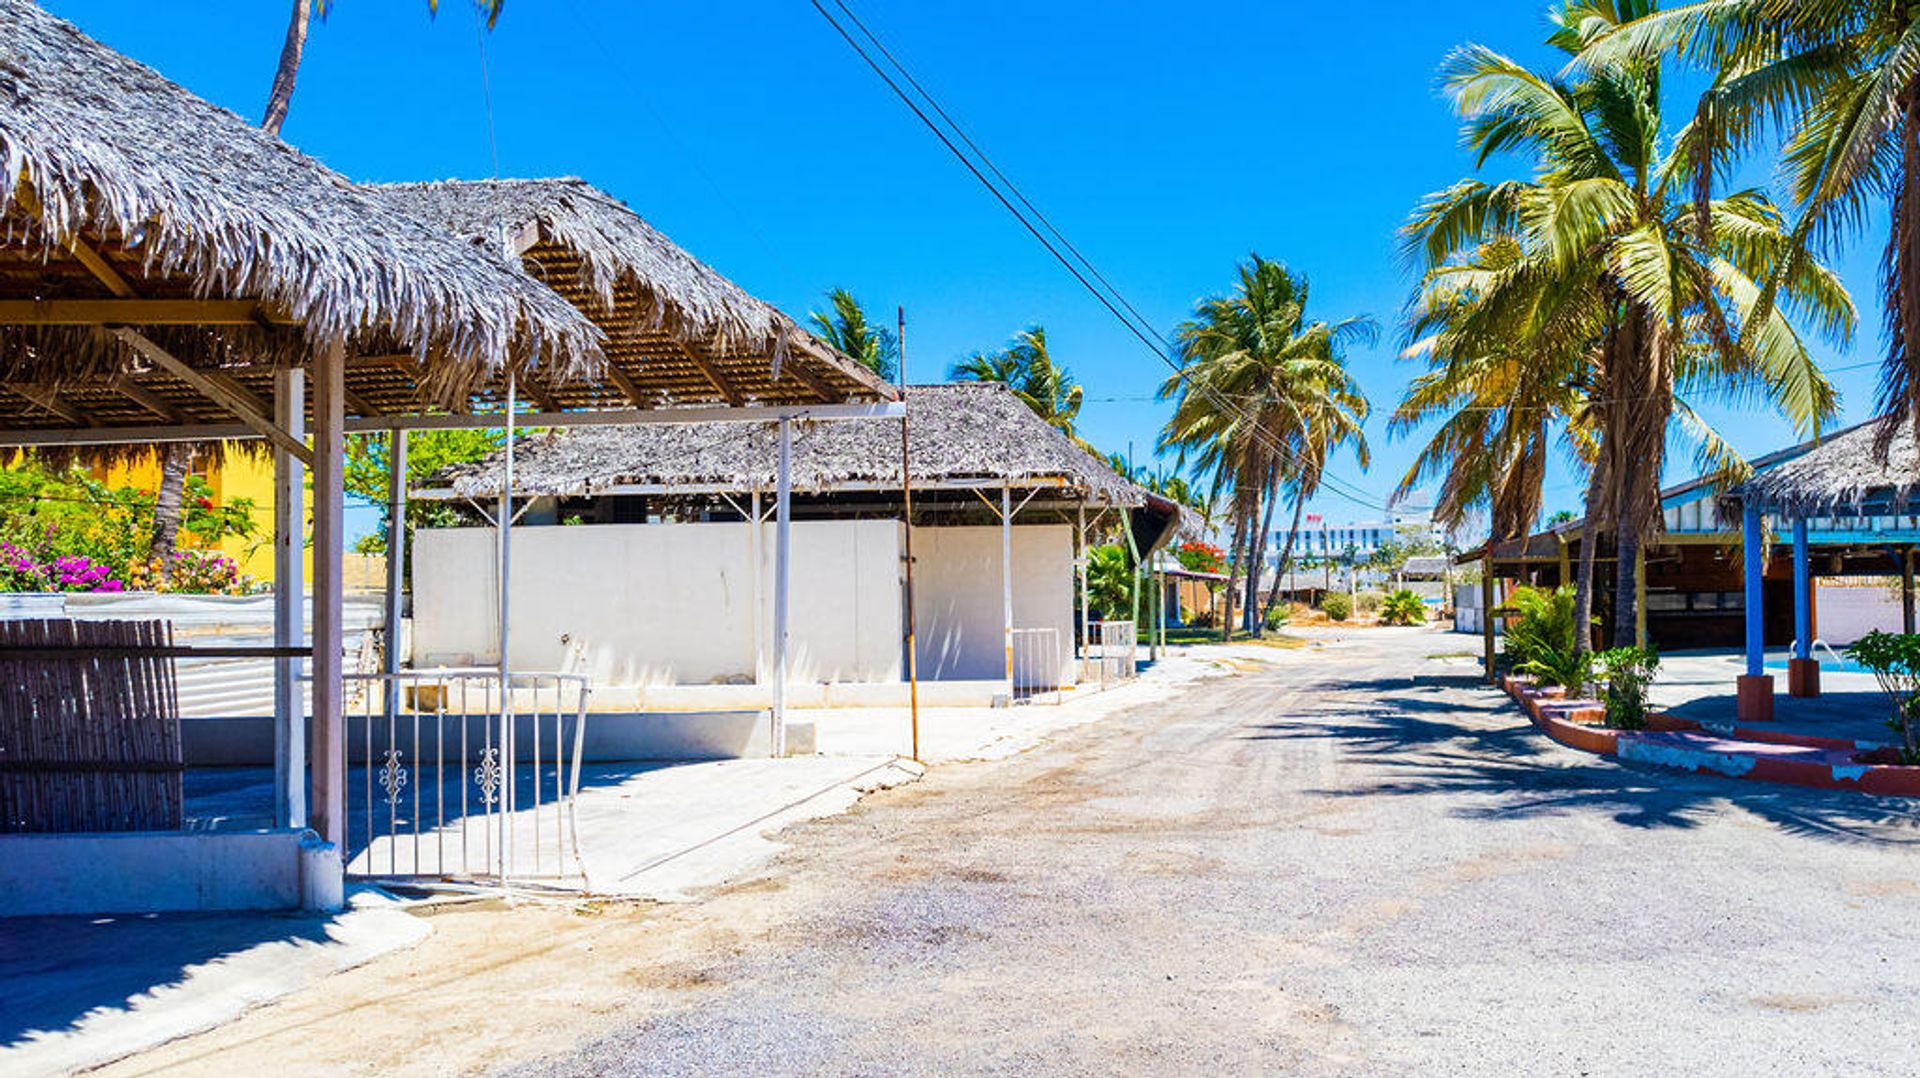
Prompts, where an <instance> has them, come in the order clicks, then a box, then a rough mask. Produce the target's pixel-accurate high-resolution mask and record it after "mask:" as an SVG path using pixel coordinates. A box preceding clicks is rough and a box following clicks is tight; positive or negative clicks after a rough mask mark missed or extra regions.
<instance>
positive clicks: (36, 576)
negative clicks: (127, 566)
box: [0, 542, 127, 591]
mask: <svg viewBox="0 0 1920 1078" xmlns="http://www.w3.org/2000/svg"><path fill="white" fill-rule="evenodd" d="M126 587H127V585H126V582H125V581H122V580H119V579H117V578H116V577H115V575H114V572H113V569H112V567H111V566H107V565H104V564H101V563H100V562H96V561H94V560H92V559H90V558H88V557H86V556H85V555H81V554H63V555H60V556H57V557H53V558H46V557H44V556H43V555H41V554H37V553H35V552H34V551H31V550H28V549H26V548H24V547H20V546H16V545H14V544H13V543H5V542H0V591H125V590H126Z"/></svg>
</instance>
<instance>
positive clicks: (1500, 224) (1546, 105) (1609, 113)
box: [1407, 0, 1855, 643]
mask: <svg viewBox="0 0 1920 1078" xmlns="http://www.w3.org/2000/svg"><path fill="white" fill-rule="evenodd" d="M1648 7H1649V5H1648V4H1647V3H1646V2H1645V0H1611V2H1603V0H1593V2H1579V3H1572V4H1568V5H1566V6H1563V7H1562V8H1559V9H1557V10H1556V12H1555V23H1556V29H1555V33H1554V37H1553V38H1552V39H1551V40H1552V41H1553V42H1554V43H1555V44H1557V45H1559V46H1561V47H1562V48H1565V49H1568V50H1569V51H1570V52H1571V51H1573V50H1576V49H1578V48H1581V47H1583V45H1584V43H1587V42H1590V41H1591V40H1592V38H1593V37H1594V36H1596V35H1598V34H1603V33H1606V32H1607V31H1608V29H1609V28H1610V27H1612V26H1614V25H1617V24H1619V23H1623V22H1627V21H1629V20H1630V19H1632V18H1635V17H1637V16H1638V15H1641V14H1644V13H1645V11H1646V10H1647V9H1648ZM1444 83H1445V87H1446V90H1447V92H1448V94H1449V96H1450V97H1451V98H1452V100H1453V104H1454V107H1455V110H1456V111H1457V113H1458V114H1459V115H1460V118H1461V121H1462V130H1463V133H1464V137H1465V139H1466V141H1467V143H1468V145H1469V146H1470V147H1471V148H1473V149H1474V150H1475V151H1476V152H1477V154H1478V156H1479V159H1480V160H1481V161H1482V162H1485V161H1486V160H1488V159H1489V158H1491V157H1493V156H1495V155H1497V154H1501V153H1518V154H1521V155H1523V156H1525V157H1527V158H1529V159H1530V160H1531V161H1532V163H1533V165H1534V174H1533V176H1532V177H1531V178H1530V179H1527V180H1519V181H1507V182H1502V183H1496V184H1486V183H1482V182H1479V181H1477V180H1467V181H1463V182H1461V183H1458V184H1456V185H1454V186H1453V187H1452V188H1449V189H1448V190H1446V191H1442V192H1439V193H1438V194H1436V195H1433V196H1430V197H1429V199H1428V200H1427V201H1426V203H1425V204H1424V205H1423V206H1422V207H1421V208H1420V209H1419V210H1418V211H1417V212H1416V214H1415V217H1414V219H1413V221H1412V222H1410V224H1409V225H1408V228H1407V232H1408V235H1409V237H1410V239H1411V241H1412V248H1413V249H1414V250H1415V251H1416V253H1417V254H1418V255H1419V256H1420V257H1421V258H1422V259H1423V260H1424V261H1425V263H1426V265H1427V266H1428V267H1429V269H1438V268H1440V267H1444V266H1449V265H1459V264H1461V263H1463V262H1465V261H1467V260H1469V259H1471V258H1472V257H1473V256H1474V255H1475V254H1476V253H1477V252H1480V251H1482V250H1483V249H1484V248H1485V247H1486V246H1487V245H1488V244H1490V243H1494V242H1497V241H1504V242H1508V243H1511V244H1512V245H1513V247H1514V249H1515V251H1516V252H1517V256H1516V257H1515V258H1514V259H1513V260H1512V261H1511V262H1510V263H1509V264H1507V265H1505V266H1503V267H1501V268H1500V269H1498V270H1497V271H1495V272H1492V273H1489V274H1487V275H1486V276H1485V278H1484V279H1483V280H1482V281H1481V282H1480V284H1479V291H1478V295H1477V297H1476V300H1475V302H1474V303H1473V304H1472V305H1471V306H1470V308H1468V309H1466V310H1464V311H1461V312H1458V313H1457V318H1456V320H1455V321H1456V325H1455V331H1454V333H1455V345H1456V347H1458V348H1460V349H1463V350H1464V351H1465V352H1467V353H1472V352H1479V353H1484V354H1494V353H1496V352H1497V351H1498V350H1499V349H1501V348H1511V347H1513V346H1514V345H1515V344H1516V343H1518V342H1526V341H1528V340H1529V339H1531V338H1532V337H1533V336H1534V335H1535V334H1536V332H1550V333H1553V334H1555V335H1556V338H1557V337H1559V336H1562V335H1564V337H1565V339H1564V341H1561V340H1556V343H1557V344H1559V343H1564V344H1568V345H1572V344H1574V343H1584V344H1585V345H1586V349H1585V353H1584V354H1585V355H1586V356H1587V357H1588V358H1589V362H1590V365H1591V371H1590V377H1588V378H1587V379H1586V384H1587V385H1588V386H1589V387H1590V389H1591V391H1592V392H1593V394H1594V395H1593V396H1592V397H1591V398H1590V402H1589V403H1590V407H1591V408H1592V409H1593V412H1592V417H1591V418H1592V422H1593V423H1594V424H1595V426H1596V429H1597V430H1598V431H1599V432H1600V439H1599V453H1598V458H1597V461H1596V463H1597V467H1598V470H1599V476H1600V477H1602V478H1601V479H1600V480H1599V482H1600V483H1601V484H1602V485H1603V488H1604V495H1605V497H1604V502H1605V510H1606V512H1607V517H1608V522H1609V523H1610V524H1611V529H1610V530H1611V531H1612V533H1613V535H1614V546H1615V557H1616V566H1617V569H1616V572H1615V577H1614V579H1615V596H1614V600H1615V603H1614V632H1615V639H1616V641H1617V642H1620V643H1629V642H1631V641H1632V639H1633V634H1634V632H1635V626H1636V624H1637V621H1638V617H1637V614H1638V605H1637V587H1636V583H1637V577H1636V574H1637V571H1638V558H1639V552H1640V550H1641V547H1642V544H1643V543H1644V542H1645V541H1646V540H1647V539H1648V538H1650V537H1651V536H1652V535H1653V534H1654V533H1655V531H1656V529H1657V528H1658V526H1659V512H1658V508H1659V488H1660V478H1661V471H1662V468H1663V466H1664V462H1665V459H1666V446H1667V438H1668V435H1669V433H1670V429H1671V428H1672V426H1673V425H1674V423H1675V421H1676V419H1677V420H1679V421H1680V422H1681V423H1682V424H1684V423H1686V422H1687V419H1688V417H1687V416H1686V415H1685V414H1684V413H1682V414H1679V415H1676V412H1675V405H1674V400H1675V393H1676V391H1677V390H1678V389H1681V388H1683V387H1686V388H1693V389H1697V390H1699V391H1701V392H1706V393H1710V394H1711V393H1721V394H1732V395H1750V394H1754V393H1757V394H1759V395H1761V396H1763V397H1764V398H1765V399H1767V400H1768V401H1769V402H1771V403H1772V404H1774V405H1775V406H1776V407H1778V408H1779V409H1780V410H1781V411H1782V412H1783V413H1784V414H1785V415H1787V416H1788V417H1789V418H1790V419H1791V420H1792V421H1793V422H1794V423H1795V424H1796V425H1797V426H1798V427H1800V428H1802V429H1812V430H1817V429H1818V427H1819V425H1820V424H1821V423H1823V422H1824V421H1826V420H1827V419H1829V418H1831V417H1832V415H1833V414H1834V412H1835V410H1836V401H1835V396H1834V392H1833V388H1832V386H1831V385H1830V384H1829V383H1828V382H1827V380H1826V379H1825V377H1824V376H1823V375H1822V374H1821V373H1820V371H1819V368H1818V367H1817V365H1816V364H1815V363H1814V361H1813V359H1812V357H1811V355H1810V354H1809V353H1808V351H1807V348H1806V346H1805V343H1804V341H1803V340H1802V338H1801V336H1800V333H1799V331H1798V330H1797V329H1796V328H1795V327H1794V326H1793V324H1791V323H1790V322H1789V320H1788V318H1787V314H1788V312H1792V313H1797V314H1802V315H1805V316H1807V317H1808V318H1809V319H1810V320H1811V321H1812V322H1813V324H1814V325H1815V327H1816V328H1817V329H1818V330H1819V331H1821V332H1822V333H1825V334H1826V335H1828V336H1829V337H1831V338H1833V339H1835V340H1838V341H1844V340H1845V339H1846V338H1847V337H1848V336H1849V335H1850V334H1851V332H1852V330H1853V327H1854V323H1855V315H1854V310H1853V305H1852V301H1851V299H1850V298H1849V297H1848V296H1847V293H1846V290H1845V288H1844V287H1843V286H1842V285H1841V284H1840V282H1839V280H1838V279H1837V278H1836V277H1835V276H1834V275H1833V274H1832V273H1831V272H1830V271H1828V270H1827V269H1826V268H1825V267H1824V266H1821V265H1819V264H1818V263H1817V262H1815V261H1814V260H1812V259H1810V258H1802V257H1799V256H1798V254H1797V252H1799V250H1800V247H1799V245H1798V244H1797V243H1796V242H1795V240H1794V237H1793V236H1792V235H1791V234H1790V232H1789V231H1788V229H1787V228H1786V226H1785V223H1784V221H1783V219H1782V217H1781V215H1780V213H1779V212H1778V210H1776V209H1775V207H1774V206H1773V205H1772V204H1771V203H1770V202H1769V201H1768V200H1767V198H1766V197H1765V195H1763V194H1762V193H1760V192H1757V191H1736V192H1732V193H1729V194H1726V195H1722V196H1720V197H1718V198H1709V199H1707V200H1706V201H1705V203H1703V204H1701V205H1699V206H1695V205H1692V204H1691V203H1690V202H1689V197H1688V196H1689V194H1690V193H1691V192H1693V191H1694V189H1695V181H1696V179H1697V177H1696V168H1695V160H1694V158H1693V157H1692V156H1691V155H1690V154H1688V153H1687V152H1686V151H1685V147H1686V146H1687V145H1688V144H1689V136H1688V135H1686V134H1685V133H1682V134H1681V135H1680V136H1679V137H1678V138H1677V139H1675V140H1673V142H1672V143H1671V144H1670V143H1669V140H1668V139H1667V137H1666V134H1665V132H1664V130H1663V128H1662V124H1661V113H1660V67H1659V64H1658V63H1657V62H1655V61H1652V60H1643V59H1638V58H1627V59H1622V60H1619V61H1616V62H1607V63H1600V62H1595V63H1590V64H1586V65H1584V66H1582V67H1581V68H1579V69H1577V70H1576V71H1575V72H1573V73H1572V74H1571V75H1570V76H1568V77H1566V78H1564V79H1561V78H1554V77H1551V76H1547V75H1542V74H1539V73H1537V72H1534V71H1532V70H1529V69H1528V68H1526V67H1525V66H1523V65H1521V64H1519V63H1517V62H1515V61H1513V60H1511V59H1508V58H1507V57H1505V56H1502V55H1500V54H1498V53H1495V52H1493V51H1491V50H1488V49H1485V48H1481V47H1478V46H1468V47H1466V48H1463V49H1460V50H1458V51H1456V52H1455V54H1454V55H1453V56H1452V57H1450V58H1449V59H1448V61H1447V63H1446V65H1445V68H1444ZM1674 146H1677V147H1679V148H1678V149H1675V148H1673V147H1674ZM1776 275H1778V277H1779V280H1780V282H1781V292H1780V296H1781V300H1782V302H1781V303H1780V304H1778V305H1776V304H1774V303H1771V302H1769V301H1768V300H1766V299H1765V298H1764V297H1765V292H1766V285H1765V283H1764V282H1767V281H1769V280H1772V279H1775V277H1776ZM1581 327H1585V328H1584V336H1582V335H1581V332H1582V331H1581ZM1595 515H1596V514H1595V513H1592V512H1590V513H1589V516H1595ZM1591 545H1592V544H1588V546H1589V547H1591ZM1585 560H1586V559H1584V558H1583V561H1585ZM1583 574H1584V575H1585V576H1586V577H1588V578H1590V575H1591V570H1590V568H1586V567H1583ZM1583 583H1588V581H1586V580H1583Z"/></svg>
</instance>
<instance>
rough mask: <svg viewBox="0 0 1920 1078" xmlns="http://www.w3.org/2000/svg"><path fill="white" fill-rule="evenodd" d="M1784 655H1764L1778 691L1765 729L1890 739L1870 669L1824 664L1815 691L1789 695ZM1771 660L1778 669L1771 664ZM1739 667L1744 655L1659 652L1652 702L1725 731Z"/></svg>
mask: <svg viewBox="0 0 1920 1078" xmlns="http://www.w3.org/2000/svg"><path fill="white" fill-rule="evenodd" d="M1786 658H1787V654H1786V652H1784V651H1781V652H1778V653H1772V652H1769V653H1768V655H1767V662H1768V665H1769V669H1768V671H1767V672H1768V673H1770V674H1774V675H1776V678H1775V680H1776V683H1777V684H1776V688H1777V690H1778V691H1776V692H1775V693H1774V698H1773V719H1772V721H1770V722H1768V723H1767V724H1766V726H1767V729H1769V730H1778V731H1780V732H1782V733H1790V734H1801V735H1805V736H1809V737H1827V738H1835V739H1838V740H1841V741H1851V742H1854V743H1856V744H1860V745H1863V746H1867V747H1871V746H1874V745H1884V744H1888V743H1889V742H1891V741H1892V740H1893V732H1892V731H1891V730H1889V729H1888V728H1887V703H1886V697H1885V696H1883V695H1882V694H1881V692H1880V686H1879V685H1878V684H1877V683H1876V682H1875V681H1874V679H1873V675H1872V674H1862V673H1857V672H1854V671H1846V670H1840V669H1837V668H1836V667H1834V666H1832V665H1829V666H1827V667H1826V668H1825V669H1823V670H1821V672H1820V689H1821V693H1820V695H1819V696H1815V697H1798V696H1789V695H1788V694H1787V691H1786V690H1787V675H1786V668H1785V664H1786ZM1776 664H1777V665H1778V669H1774V668H1773V667H1774V666H1775V665H1776ZM1745 671H1746V661H1745V659H1744V658H1743V657H1742V656H1741V655H1740V654H1738V653H1736V652H1731V651H1714V652H1705V651H1692V652H1677V653H1672V654H1668V655H1663V656H1661V657H1660V677H1659V680H1658V681H1657V682H1655V684H1654V688H1653V703H1654V706H1655V707H1658V708H1660V709H1661V710H1663V711H1667V712H1669V713H1671V714H1674V715H1677V716H1680V717H1682V718H1688V719H1692V720H1693V721H1695V722H1697V723H1699V724H1700V725H1702V726H1704V727H1707V728H1708V729H1710V730H1717V731H1720V732H1722V733H1725V732H1730V731H1731V730H1732V729H1733V727H1734V725H1735V696H1734V685H1735V681H1736V679H1737V678H1738V677H1739V676H1740V675H1741V674H1743V673H1745Z"/></svg>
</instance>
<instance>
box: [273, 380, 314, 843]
mask: <svg viewBox="0 0 1920 1078" xmlns="http://www.w3.org/2000/svg"><path fill="white" fill-rule="evenodd" d="M306 388H307V382H306V372H305V371H302V370H301V369H300V368H298V367H293V368H289V369H286V370H279V371H275V372H273V422H274V424H275V425H276V426H278V427H279V428H280V429H281V430H283V431H286V432H287V433H288V434H290V435H292V436H293V437H294V438H302V437H304V436H305V434H306V427H307V408H306V398H307V393H306ZM304 467H305V465H303V464H301V463H300V458H299V457H296V456H294V455H293V454H292V453H289V452H286V451H285V450H275V451H274V454H273V646H274V647H277V648H291V647H298V646H300V645H301V644H303V643H305V642H306V639H307V626H306V606H307V604H306V590H307V572H306V558H305V555H306V548H307V544H306V531H307V513H306V494H307V486H306V476H305V474H303V472H302V469H303V468H304ZM303 665H304V664H303V663H302V662H301V661H300V660H299V659H275V660H274V661H273V789H274V799H273V814H274V823H275V824H276V825H278V826H280V827H305V826H306V825H307V730H306V726H307V708H306V700H305V699H304V698H303V694H302V693H301V691H300V674H301V672H302V667H303Z"/></svg>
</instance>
